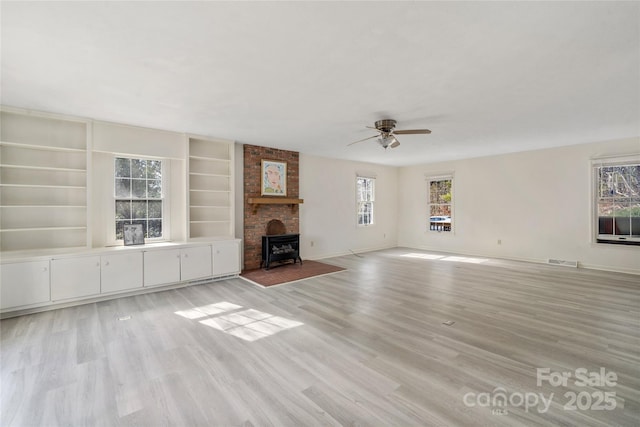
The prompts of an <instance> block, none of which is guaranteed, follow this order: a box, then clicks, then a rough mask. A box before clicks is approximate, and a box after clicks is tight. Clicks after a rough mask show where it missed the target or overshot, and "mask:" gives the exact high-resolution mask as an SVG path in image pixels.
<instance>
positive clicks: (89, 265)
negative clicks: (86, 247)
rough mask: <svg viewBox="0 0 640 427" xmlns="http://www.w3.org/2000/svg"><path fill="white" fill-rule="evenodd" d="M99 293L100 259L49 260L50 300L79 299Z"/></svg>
mask: <svg viewBox="0 0 640 427" xmlns="http://www.w3.org/2000/svg"><path fill="white" fill-rule="evenodd" d="M99 293H100V257H99V256H88V257H78V258H61V259H54V260H51V300H52V301H58V300H63V299H70V298H79V297H84V296H88V295H96V294H99Z"/></svg>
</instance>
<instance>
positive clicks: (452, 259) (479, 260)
mask: <svg viewBox="0 0 640 427" xmlns="http://www.w3.org/2000/svg"><path fill="white" fill-rule="evenodd" d="M402 256H403V257H407V258H421V259H431V260H440V261H449V262H467V263H471V264H482V263H483V262H487V261H489V260H488V259H486V258H474V257H464V256H447V255H438V254H422V253H416V252H411V253H408V254H403V255H402Z"/></svg>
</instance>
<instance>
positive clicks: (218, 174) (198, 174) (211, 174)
mask: <svg viewBox="0 0 640 427" xmlns="http://www.w3.org/2000/svg"><path fill="white" fill-rule="evenodd" d="M189 175H191V176H221V177H224V178H228V177H229V175H228V174H226V175H225V174H221V173H201V172H189Z"/></svg>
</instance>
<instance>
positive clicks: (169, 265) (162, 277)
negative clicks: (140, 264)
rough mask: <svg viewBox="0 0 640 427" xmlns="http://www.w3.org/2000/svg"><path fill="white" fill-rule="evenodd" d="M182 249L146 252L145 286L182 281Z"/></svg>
mask: <svg viewBox="0 0 640 427" xmlns="http://www.w3.org/2000/svg"><path fill="white" fill-rule="evenodd" d="M180 258H181V251H180V249H161V250H154V251H147V252H145V253H144V286H158V285H166V284H169V283H175V282H179V281H180Z"/></svg>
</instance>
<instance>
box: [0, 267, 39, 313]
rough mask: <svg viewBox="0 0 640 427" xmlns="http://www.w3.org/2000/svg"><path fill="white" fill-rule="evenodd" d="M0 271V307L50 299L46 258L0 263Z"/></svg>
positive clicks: (35, 302)
mask: <svg viewBox="0 0 640 427" xmlns="http://www.w3.org/2000/svg"><path fill="white" fill-rule="evenodd" d="M0 272H1V273H0V308H2V309H5V308H11V307H20V306H23V305H31V304H38V303H43V302H47V301H49V300H50V296H49V261H48V260H47V261H32V262H16V263H11V264H2V265H0Z"/></svg>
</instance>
